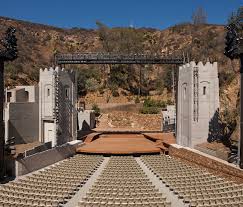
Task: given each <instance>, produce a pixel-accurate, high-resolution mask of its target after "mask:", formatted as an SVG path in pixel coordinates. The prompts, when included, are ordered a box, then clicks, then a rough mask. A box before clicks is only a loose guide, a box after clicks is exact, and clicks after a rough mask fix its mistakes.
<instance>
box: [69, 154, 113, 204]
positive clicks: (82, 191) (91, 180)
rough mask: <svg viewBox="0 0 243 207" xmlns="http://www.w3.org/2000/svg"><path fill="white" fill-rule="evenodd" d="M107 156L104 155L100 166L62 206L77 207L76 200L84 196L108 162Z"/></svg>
mask: <svg viewBox="0 0 243 207" xmlns="http://www.w3.org/2000/svg"><path fill="white" fill-rule="evenodd" d="M109 159H110V158H109V157H104V161H103V162H102V164H101V165H100V167H99V168H98V169H97V170H96V171H95V173H94V174H93V175H92V176H91V177H90V178H89V180H88V181H87V182H86V183H85V184H84V185H83V186H82V188H81V189H80V190H79V191H78V192H77V193H76V194H75V195H74V196H73V197H72V198H71V199H70V200H69V201H68V202H67V203H66V204H65V205H64V207H77V206H78V202H79V201H81V200H82V198H83V197H85V196H86V193H87V192H88V191H89V189H90V188H91V187H92V185H93V184H94V183H95V181H96V180H97V178H98V177H99V175H100V174H101V172H102V171H103V169H104V168H105V166H106V164H107V163H108V162H109Z"/></svg>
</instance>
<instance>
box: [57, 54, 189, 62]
mask: <svg viewBox="0 0 243 207" xmlns="http://www.w3.org/2000/svg"><path fill="white" fill-rule="evenodd" d="M54 58H55V63H56V64H57V65H62V64H183V63H184V62H185V60H184V58H183V56H181V57H180V56H179V57H173V56H172V55H170V54H162V55H150V54H111V53H66V54H56V55H55V57H54Z"/></svg>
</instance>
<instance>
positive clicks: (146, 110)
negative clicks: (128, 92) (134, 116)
mask: <svg viewBox="0 0 243 207" xmlns="http://www.w3.org/2000/svg"><path fill="white" fill-rule="evenodd" d="M140 113H141V114H158V113H159V108H157V107H146V106H144V107H143V108H142V109H141V110H140Z"/></svg>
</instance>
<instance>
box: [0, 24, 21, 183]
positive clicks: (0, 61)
mask: <svg viewBox="0 0 243 207" xmlns="http://www.w3.org/2000/svg"><path fill="white" fill-rule="evenodd" d="M1 44H2V46H3V48H4V49H3V50H0V180H2V179H4V176H5V138H4V121H3V110H4V62H7V61H13V60H15V59H16V58H17V56H18V50H17V39H16V37H15V29H14V28H13V27H10V28H8V29H7V31H6V33H5V37H4V39H3V40H2V41H1Z"/></svg>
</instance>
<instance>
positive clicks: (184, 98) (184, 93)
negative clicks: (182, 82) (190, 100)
mask: <svg viewBox="0 0 243 207" xmlns="http://www.w3.org/2000/svg"><path fill="white" fill-rule="evenodd" d="M184 99H186V87H184Z"/></svg>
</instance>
